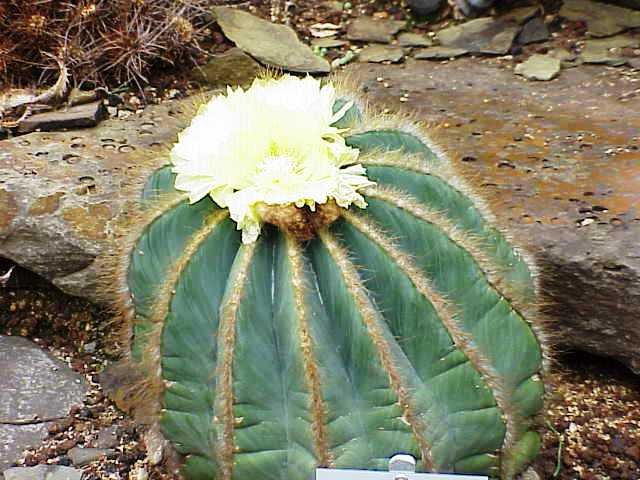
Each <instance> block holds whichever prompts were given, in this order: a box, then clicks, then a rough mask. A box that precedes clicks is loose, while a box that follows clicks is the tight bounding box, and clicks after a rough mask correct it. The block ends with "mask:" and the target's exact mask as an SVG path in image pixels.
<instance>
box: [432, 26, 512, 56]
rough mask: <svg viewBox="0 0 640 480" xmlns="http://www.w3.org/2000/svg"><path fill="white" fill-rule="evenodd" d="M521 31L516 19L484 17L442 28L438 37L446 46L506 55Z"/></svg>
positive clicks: (471, 51) (474, 51) (472, 51)
mask: <svg viewBox="0 0 640 480" xmlns="http://www.w3.org/2000/svg"><path fill="white" fill-rule="evenodd" d="M519 31H520V26H519V25H518V24H517V23H516V22H515V21H512V20H501V19H495V18H492V17H483V18H476V19H475V20H471V21H469V22H465V23H462V24H460V25H454V26H453V27H449V28H445V29H443V30H440V31H439V32H438V33H437V34H436V38H437V39H438V41H439V42H440V44H441V45H442V46H444V47H454V48H461V49H464V50H466V51H468V52H470V53H489V54H496V55H504V54H505V53H507V52H508V51H509V49H510V48H511V45H512V44H513V40H514V39H515V38H516V35H517V34H518V32H519Z"/></svg>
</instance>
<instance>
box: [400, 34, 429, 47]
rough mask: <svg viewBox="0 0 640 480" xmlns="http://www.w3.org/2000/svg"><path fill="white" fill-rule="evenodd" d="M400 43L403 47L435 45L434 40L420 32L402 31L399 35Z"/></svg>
mask: <svg viewBox="0 0 640 480" xmlns="http://www.w3.org/2000/svg"><path fill="white" fill-rule="evenodd" d="M398 43H399V44H400V46H401V47H430V46H431V45H433V41H432V40H431V39H430V38H429V37H427V36H425V35H420V34H419V33H410V32H407V33H401V34H400V35H398Z"/></svg>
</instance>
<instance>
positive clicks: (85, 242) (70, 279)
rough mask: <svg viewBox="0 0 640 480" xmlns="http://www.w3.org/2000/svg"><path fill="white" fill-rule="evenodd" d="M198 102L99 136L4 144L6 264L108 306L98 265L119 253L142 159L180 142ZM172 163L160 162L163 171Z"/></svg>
mask: <svg viewBox="0 0 640 480" xmlns="http://www.w3.org/2000/svg"><path fill="white" fill-rule="evenodd" d="M192 102H193V100H187V101H183V102H174V103H170V104H169V103H168V104H164V105H158V106H154V107H148V108H146V109H145V110H144V112H143V113H142V114H132V115H131V116H130V117H129V118H127V119H117V118H114V119H110V120H105V121H104V122H102V123H101V124H100V125H99V126H98V127H96V128H94V129H84V130H73V131H68V132H50V133H48V132H42V133H38V132H34V133H30V134H28V135H23V136H21V137H17V138H12V139H9V140H3V141H1V142H0V257H3V258H8V259H10V260H12V261H14V262H15V263H17V264H19V265H20V266H22V267H24V268H26V269H28V270H30V271H32V272H35V273H37V274H38V275H40V276H42V277H44V278H45V279H47V280H49V281H51V282H53V283H54V285H56V286H58V287H59V288H60V289H62V290H63V291H64V292H66V293H69V294H71V295H76V296H81V297H83V298H88V299H89V300H91V301H94V302H98V303H100V302H104V294H103V293H102V290H103V287H102V280H101V276H102V275H103V274H104V271H103V269H104V267H102V266H100V265H96V264H95V258H96V256H97V255H98V254H100V253H103V252H104V251H105V250H107V249H109V248H110V247H111V246H112V245H113V242H114V240H115V238H114V233H113V228H114V224H115V223H116V222H117V218H118V215H119V214H120V212H121V211H122V209H123V208H125V207H126V204H127V200H126V196H125V195H123V192H126V191H127V190H129V189H131V187H132V185H135V184H137V183H139V182H140V178H141V177H142V176H145V175H146V174H148V170H149V168H148V167H147V166H145V165H144V164H143V162H141V161H140V155H141V153H142V152H147V153H149V154H152V153H153V152H161V151H162V146H163V145H165V144H166V143H167V142H173V141H175V138H176V134H177V131H178V130H179V129H181V128H184V127H185V126H186V125H187V124H188V118H187V116H186V115H185V112H193V111H194V107H193V106H191V104H192ZM132 154H133V155H134V159H132V157H131V155H132ZM136 154H137V155H138V157H137V160H136V159H135V158H136V157H135V155H136ZM165 158H166V157H165V156H164V155H160V154H159V155H158V159H157V162H158V165H160V164H163V163H165V162H166V160H165ZM151 159H153V157H152V156H151ZM146 163H149V162H148V161H147V162H146ZM1 273H4V272H1Z"/></svg>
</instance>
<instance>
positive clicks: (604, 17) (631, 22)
mask: <svg viewBox="0 0 640 480" xmlns="http://www.w3.org/2000/svg"><path fill="white" fill-rule="evenodd" d="M558 15H560V16H561V17H564V18H566V19H567V20H573V21H584V22H586V23H587V29H588V33H589V34H590V35H592V36H594V37H608V36H610V35H615V34H616V33H619V32H622V31H624V30H627V29H629V28H636V27H640V12H637V11H633V10H629V9H627V8H622V7H618V6H616V5H609V4H606V3H600V2H592V1H591V0H565V2H564V3H563V4H562V8H561V9H560V11H559V12H558Z"/></svg>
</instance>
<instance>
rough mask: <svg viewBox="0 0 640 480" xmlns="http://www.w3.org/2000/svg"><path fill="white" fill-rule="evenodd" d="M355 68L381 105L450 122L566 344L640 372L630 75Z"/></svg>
mask: <svg viewBox="0 0 640 480" xmlns="http://www.w3.org/2000/svg"><path fill="white" fill-rule="evenodd" d="M347 70H348V72H347V73H349V74H350V75H353V80H354V82H355V83H356V84H358V85H361V86H362V88H363V89H366V90H367V92H368V93H367V97H368V100H369V101H370V102H372V103H373V104H376V103H377V104H379V105H380V104H381V105H384V106H386V107H388V108H390V109H391V110H392V111H393V110H396V109H403V108H404V109H409V111H411V112H412V113H413V114H415V115H417V116H418V117H419V118H421V119H423V120H425V121H427V122H429V123H433V124H435V125H440V128H439V129H437V131H436V132H435V133H434V134H435V135H436V139H437V141H438V143H439V144H440V146H441V147H442V148H443V149H445V150H446V151H449V152H450V153H451V156H452V158H453V162H454V165H455V166H456V167H457V169H458V170H459V171H460V172H461V173H462V174H463V175H464V176H466V177H467V178H469V179H473V183H474V184H475V185H476V186H477V188H478V189H480V190H481V191H483V192H484V195H485V196H487V198H488V199H489V201H490V205H492V206H493V210H494V212H495V214H496V216H497V218H498V220H499V222H500V223H502V224H504V225H505V226H506V227H508V229H509V230H510V231H513V233H514V234H515V237H516V238H517V239H519V241H520V243H521V244H523V245H525V246H526V247H527V248H528V249H529V250H530V251H531V252H532V253H533V254H534V256H535V257H536V258H537V260H538V263H539V264H540V266H541V277H540V279H541V284H542V289H543V291H544V292H545V298H544V301H547V302H548V303H549V308H548V316H549V319H550V325H551V328H552V329H553V330H554V331H555V332H556V333H557V334H558V339H559V341H560V343H562V344H563V345H564V346H566V347H571V348H577V349H579V350H583V351H588V352H592V353H596V354H598V355H601V356H606V357H610V358H615V359H618V360H620V361H622V362H624V363H625V364H626V365H628V366H629V367H630V368H631V369H633V370H634V371H635V372H636V373H639V374H640V349H639V348H638V345H640V242H639V241H638V239H640V161H638V159H639V158H640V156H639V153H638V151H639V149H640V138H639V137H638V132H639V131H640V110H639V109H638V108H637V102H635V103H634V102H633V101H629V102H623V101H620V98H621V96H622V95H623V94H624V93H625V92H628V91H629V84H628V82H627V81H626V80H625V78H626V77H624V76H622V75H620V76H617V75H615V76H614V75H608V76H607V81H606V82H598V81H596V79H597V78H599V77H600V76H601V75H602V67H596V66H589V65H581V66H578V67H576V68H571V69H568V70H563V72H562V75H560V76H559V77H558V78H557V79H556V80H554V81H553V82H514V81H513V72H512V71H511V70H508V69H503V68H499V67H496V66H492V65H488V64H485V63H482V62H478V61H477V60H473V59H467V58H462V59H458V60H456V61H455V62H449V63H439V62H438V63H428V64H427V63H425V62H408V63H405V64H404V65H403V66H402V67H398V66H395V67H394V66H385V65H369V64H365V63H359V64H354V65H351V66H349V67H348V68H347ZM379 77H384V79H385V81H386V82H388V84H389V85H390V87H389V88H385V87H384V85H382V84H381V82H378V81H376V78H379ZM404 92H407V93H408V99H409V101H408V102H406V103H401V102H400V100H399V99H400V98H402V94H403V93H404Z"/></svg>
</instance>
